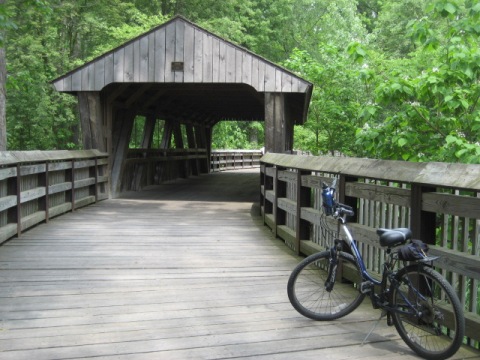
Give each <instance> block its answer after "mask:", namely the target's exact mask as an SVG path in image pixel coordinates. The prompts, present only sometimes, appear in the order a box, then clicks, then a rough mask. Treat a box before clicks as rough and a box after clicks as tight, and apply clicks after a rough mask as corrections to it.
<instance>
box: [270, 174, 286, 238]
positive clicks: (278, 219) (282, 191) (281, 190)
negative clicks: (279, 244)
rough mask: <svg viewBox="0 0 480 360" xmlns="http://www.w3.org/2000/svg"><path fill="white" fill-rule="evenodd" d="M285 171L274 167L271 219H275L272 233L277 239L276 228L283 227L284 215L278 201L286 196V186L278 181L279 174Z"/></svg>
mask: <svg viewBox="0 0 480 360" xmlns="http://www.w3.org/2000/svg"><path fill="white" fill-rule="evenodd" d="M283 170H285V168H282V167H278V166H276V167H275V179H274V183H275V185H274V191H275V200H274V201H275V203H274V204H273V218H274V219H275V226H274V229H273V232H274V234H275V237H277V228H278V226H279V225H285V223H286V213H285V210H282V209H280V208H279V207H278V199H279V198H284V197H286V196H287V185H286V183H285V182H284V181H280V180H279V172H280V171H283Z"/></svg>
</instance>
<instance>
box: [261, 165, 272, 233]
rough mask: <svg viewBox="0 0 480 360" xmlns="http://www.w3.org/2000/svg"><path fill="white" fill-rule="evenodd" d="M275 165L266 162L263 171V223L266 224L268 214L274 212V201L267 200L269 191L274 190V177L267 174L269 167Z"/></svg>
mask: <svg viewBox="0 0 480 360" xmlns="http://www.w3.org/2000/svg"><path fill="white" fill-rule="evenodd" d="M271 167H273V166H272V165H270V164H264V173H263V224H266V220H265V218H266V214H273V203H271V202H270V201H268V200H267V191H269V190H273V182H274V180H273V178H271V177H269V176H268V175H267V173H268V168H271Z"/></svg>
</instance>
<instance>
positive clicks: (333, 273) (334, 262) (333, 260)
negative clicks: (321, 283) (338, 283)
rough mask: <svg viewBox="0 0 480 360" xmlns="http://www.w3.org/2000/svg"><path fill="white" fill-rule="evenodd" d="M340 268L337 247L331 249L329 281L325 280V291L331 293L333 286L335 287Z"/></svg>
mask: <svg viewBox="0 0 480 360" xmlns="http://www.w3.org/2000/svg"><path fill="white" fill-rule="evenodd" d="M337 267H338V252H337V249H336V248H335V247H332V248H331V249H330V260H329V263H328V272H327V280H325V290H327V291H328V292H331V291H332V290H333V285H335V278H336V277H337Z"/></svg>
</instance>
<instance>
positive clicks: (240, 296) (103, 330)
mask: <svg viewBox="0 0 480 360" xmlns="http://www.w3.org/2000/svg"><path fill="white" fill-rule="evenodd" d="M258 187H259V172H258V169H257V170H244V171H236V172H225V173H214V174H211V175H208V176H207V175H206V176H201V177H197V178H192V179H189V180H181V181H177V182H172V183H170V184H165V185H162V186H158V187H155V188H150V189H147V190H145V191H142V192H139V193H128V194H125V195H124V196H123V197H122V198H119V199H114V200H106V201H103V202H100V203H98V204H96V205H93V206H90V207H88V208H84V209H81V210H78V211H76V212H74V213H70V214H67V215H64V216H62V217H59V218H57V219H54V220H52V221H51V222H50V223H48V224H44V225H41V226H38V227H36V228H34V229H32V230H30V231H28V232H26V233H24V234H23V235H22V237H21V238H18V239H13V240H12V241H10V242H8V243H6V244H5V245H4V246H2V247H0V270H1V271H0V279H1V284H0V290H1V295H0V321H1V322H0V358H1V359H2V360H8V359H29V360H30V359H35V360H42V359H84V358H95V359H168V360H170V359H229V358H236V359H238V358H243V359H248V358H252V359H253V358H255V359H318V358H322V359H375V358H384V357H388V358H389V359H390V360H393V359H416V358H417V357H416V356H414V355H413V353H412V352H411V351H410V350H409V349H408V348H407V347H406V345H404V344H403V342H402V341H401V340H399V337H398V336H397V334H396V332H395V330H394V328H389V327H387V326H386V324H385V322H384V321H381V322H380V324H379V325H378V327H377V328H376V329H375V330H374V332H373V334H372V335H371V336H370V338H369V339H368V342H367V343H366V344H365V345H363V346H362V345H361V342H362V341H363V339H364V337H365V335H366V334H367V333H368V331H369V330H370V329H371V328H372V326H373V324H374V320H376V318H377V317H378V316H379V313H377V312H376V311H373V310H372V309H371V306H370V305H369V303H368V302H365V303H364V304H363V305H362V306H361V307H360V308H359V309H358V310H357V311H356V312H354V313H353V314H351V315H349V316H347V317H345V318H343V319H340V320H337V321H334V322H323V323H319V322H314V321H311V320H308V319H306V318H303V317H302V316H300V315H299V314H297V313H296V312H295V311H294V310H293V308H292V307H291V305H290V303H289V302H288V298H287V294H286V283H287V279H288V276H289V274H290V271H291V270H292V268H293V267H294V266H295V264H297V262H298V261H299V259H298V258H297V257H296V256H294V255H293V254H292V253H291V252H290V251H289V250H288V249H287V247H286V246H284V245H283V243H282V242H281V241H278V240H276V239H274V238H273V237H272V235H271V233H270V231H269V230H268V229H267V228H266V227H264V226H263V225H262V222H261V219H260V218H258V217H255V216H254V215H252V214H251V208H252V203H253V202H256V201H258ZM456 358H478V355H476V354H470V353H469V352H468V351H465V352H462V353H461V354H460V353H459V354H458V357H456Z"/></svg>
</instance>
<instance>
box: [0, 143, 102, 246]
mask: <svg viewBox="0 0 480 360" xmlns="http://www.w3.org/2000/svg"><path fill="white" fill-rule="evenodd" d="M107 167H108V154H104V153H100V152H98V151H96V150H88V151H22V152H15V151H13V152H0V243H2V242H4V241H6V240H8V239H10V238H11V237H13V236H16V235H17V236H18V235H20V234H21V233H22V231H24V230H26V229H28V228H30V227H32V226H34V225H36V224H38V223H41V222H44V221H45V222H48V220H49V219H51V218H53V217H55V216H58V215H60V214H63V213H66V212H69V211H74V210H75V209H77V208H80V207H83V206H86V205H89V204H92V203H95V202H97V201H99V200H103V199H106V198H108V173H107Z"/></svg>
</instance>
